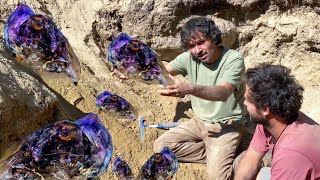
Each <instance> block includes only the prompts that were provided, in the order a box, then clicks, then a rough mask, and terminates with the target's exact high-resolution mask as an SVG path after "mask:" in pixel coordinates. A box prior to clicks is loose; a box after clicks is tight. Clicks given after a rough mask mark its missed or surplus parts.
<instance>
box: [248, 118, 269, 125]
mask: <svg viewBox="0 0 320 180" xmlns="http://www.w3.org/2000/svg"><path fill="white" fill-rule="evenodd" d="M250 120H251V121H252V122H253V123H255V124H261V125H269V123H268V121H267V119H266V118H265V117H264V116H260V117H252V116H250Z"/></svg>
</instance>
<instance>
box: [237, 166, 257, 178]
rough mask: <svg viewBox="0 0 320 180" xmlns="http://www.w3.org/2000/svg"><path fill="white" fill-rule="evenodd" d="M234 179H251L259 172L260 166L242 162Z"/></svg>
mask: <svg viewBox="0 0 320 180" xmlns="http://www.w3.org/2000/svg"><path fill="white" fill-rule="evenodd" d="M238 166H239V168H237V171H236V173H235V177H234V180H251V179H253V178H254V176H255V175H256V174H257V170H258V167H257V166H251V164H250V162H240V163H239V165H238Z"/></svg>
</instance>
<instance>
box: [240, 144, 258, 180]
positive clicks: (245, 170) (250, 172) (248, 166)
mask: <svg viewBox="0 0 320 180" xmlns="http://www.w3.org/2000/svg"><path fill="white" fill-rule="evenodd" d="M263 156H264V154H260V153H257V152H255V151H254V150H253V149H251V148H249V149H248V150H247V151H246V153H245V154H244V155H243V157H242V158H241V160H240V162H239V164H238V165H237V167H236V172H235V177H234V179H235V180H251V179H253V178H254V177H255V175H256V174H257V171H258V166H259V163H260V161H261V159H262V157H263Z"/></svg>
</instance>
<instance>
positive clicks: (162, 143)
mask: <svg viewBox="0 0 320 180" xmlns="http://www.w3.org/2000/svg"><path fill="white" fill-rule="evenodd" d="M241 122H242V121H241ZM241 127H242V126H241V125H240V124H239V123H237V122H236V121H234V120H229V121H227V122H226V123H215V124H209V123H203V122H201V121H200V120H198V119H197V118H196V117H194V118H192V119H190V120H189V121H187V122H183V123H182V124H180V125H179V126H177V127H175V128H172V129H170V130H169V131H167V132H166V133H164V134H163V135H161V136H160V137H159V138H158V139H156V141H155V143H154V150H155V152H160V151H161V150H162V148H163V147H166V146H167V147H169V148H171V149H172V150H173V152H174V153H175V154H176V156H177V158H178V161H180V162H196V163H207V171H208V177H209V179H210V180H216V179H223V180H224V179H230V178H231V175H232V163H233V160H234V157H235V152H236V149H237V146H238V144H239V141H240V130H241Z"/></svg>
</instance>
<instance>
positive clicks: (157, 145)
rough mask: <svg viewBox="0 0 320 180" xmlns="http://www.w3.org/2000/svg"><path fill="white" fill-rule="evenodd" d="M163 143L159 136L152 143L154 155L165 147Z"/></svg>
mask: <svg viewBox="0 0 320 180" xmlns="http://www.w3.org/2000/svg"><path fill="white" fill-rule="evenodd" d="M165 146H166V145H165V143H164V142H163V139H162V138H161V136H160V137H159V138H157V139H156V140H155V141H154V143H153V150H154V152H156V153H159V152H160V151H161V150H162V149H163V148H164V147H165Z"/></svg>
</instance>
